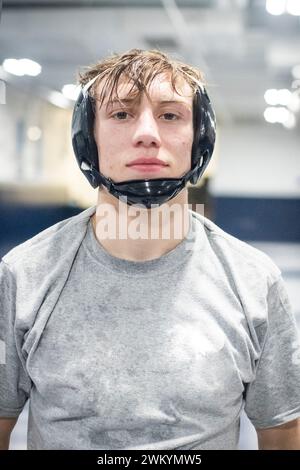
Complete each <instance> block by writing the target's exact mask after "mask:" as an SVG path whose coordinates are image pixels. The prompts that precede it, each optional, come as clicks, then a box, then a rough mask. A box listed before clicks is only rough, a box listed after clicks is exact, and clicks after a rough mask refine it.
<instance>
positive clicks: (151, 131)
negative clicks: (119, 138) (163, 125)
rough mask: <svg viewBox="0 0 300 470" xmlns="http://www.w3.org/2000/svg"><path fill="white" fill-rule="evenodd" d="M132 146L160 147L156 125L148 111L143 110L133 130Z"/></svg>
mask: <svg viewBox="0 0 300 470" xmlns="http://www.w3.org/2000/svg"><path fill="white" fill-rule="evenodd" d="M133 144H134V146H138V147H157V148H158V147H160V145H161V139H160V135H159V130H158V125H157V122H156V121H155V118H154V116H153V113H152V112H151V111H150V110H145V111H144V112H142V113H141V114H140V115H139V117H138V119H137V124H136V127H135V130H134V135H133Z"/></svg>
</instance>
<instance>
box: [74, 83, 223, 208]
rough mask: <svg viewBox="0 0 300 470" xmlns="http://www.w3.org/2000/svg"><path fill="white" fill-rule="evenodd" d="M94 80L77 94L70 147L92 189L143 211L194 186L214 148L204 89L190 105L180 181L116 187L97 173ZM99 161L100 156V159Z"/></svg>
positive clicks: (145, 181) (149, 181)
mask: <svg viewBox="0 0 300 470" xmlns="http://www.w3.org/2000/svg"><path fill="white" fill-rule="evenodd" d="M97 78H98V77H94V78H93V79H92V80H91V81H90V82H88V83H87V84H86V85H85V86H84V87H83V88H82V90H81V91H80V94H79V96H78V98H77V101H76V103H75V107H74V111H73V118H72V144H73V149H74V153H75V156H76V159H77V162H78V164H79V167H80V169H81V171H82V172H83V174H84V175H85V176H86V178H87V179H88V180H89V182H90V184H91V185H92V186H93V188H96V187H98V186H100V185H103V186H105V187H106V188H107V190H108V191H109V192H110V193H111V194H112V195H113V196H115V197H117V198H118V199H120V200H124V201H125V202H126V203H127V204H128V205H132V204H141V205H144V206H146V207H147V208H151V206H152V205H154V204H155V205H161V204H163V203H164V202H167V201H169V200H170V199H173V198H174V197H175V196H176V195H177V194H178V193H179V192H180V191H181V190H182V189H183V188H184V187H185V186H186V184H187V183H188V182H190V183H192V184H196V182H197V181H198V179H199V178H200V177H201V175H202V174H203V172H204V171H205V169H206V167H207V165H208V163H209V161H210V159H211V156H212V153H213V150H214V144H215V137H216V119H215V114H214V111H213V109H212V106H211V104H210V100H209V97H208V95H207V93H206V90H205V89H203V90H202V89H201V87H198V89H197V91H196V94H195V97H194V102H193V126H194V141H193V146H192V155H191V169H190V170H189V171H188V172H187V173H185V174H184V175H183V176H181V177H180V178H167V179H166V178H156V179H148V178H147V179H134V180H128V181H122V182H119V183H116V182H114V181H112V180H111V178H107V177H106V176H104V175H103V174H102V173H100V171H99V157H98V150H97V145H96V142H95V139H94V118H95V116H94V110H93V106H92V102H91V98H90V95H89V93H88V90H89V88H90V87H91V85H92V84H93V83H94V81H95V80H96V79H97ZM100 158H101V156H100Z"/></svg>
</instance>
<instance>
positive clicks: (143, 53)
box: [79, 49, 204, 106]
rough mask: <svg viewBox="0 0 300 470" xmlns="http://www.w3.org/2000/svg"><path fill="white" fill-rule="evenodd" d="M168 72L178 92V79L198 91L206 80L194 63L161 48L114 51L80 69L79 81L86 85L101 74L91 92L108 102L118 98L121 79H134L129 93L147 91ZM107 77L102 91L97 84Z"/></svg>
mask: <svg viewBox="0 0 300 470" xmlns="http://www.w3.org/2000/svg"><path fill="white" fill-rule="evenodd" d="M165 73H168V74H169V76H170V81H171V85H172V88H173V90H174V91H176V92H177V93H178V94H180V93H179V91H178V89H177V87H176V85H177V83H178V80H179V79H180V78H181V79H184V80H185V81H186V82H187V83H188V85H189V86H190V87H191V89H192V91H193V95H195V93H196V90H197V88H198V87H199V86H200V87H201V86H202V85H203V84H204V78H203V74H202V72H201V71H200V70H199V69H197V68H196V67H193V66H191V65H188V64H185V63H183V62H180V61H179V60H176V59H172V58H171V57H169V56H168V55H167V54H165V53H163V52H161V51H158V50H155V49H153V50H142V49H131V50H129V51H127V52H124V53H123V54H113V55H111V56H109V57H107V58H105V59H104V60H102V61H100V62H97V63H96V64H93V65H91V66H89V67H86V70H85V71H84V72H80V73H79V83H80V84H81V85H82V86H84V85H86V84H87V83H88V82H89V81H91V80H92V79H94V78H95V77H97V79H96V80H95V82H94V83H93V84H92V85H91V88H90V90H89V94H90V96H91V97H92V98H93V99H94V100H98V101H100V106H101V105H102V104H103V101H104V99H105V97H108V103H109V102H111V100H112V99H113V97H115V96H116V97H117V99H118V85H119V82H120V79H121V80H122V82H123V80H124V78H125V80H127V82H128V83H131V84H132V86H131V89H130V91H129V95H134V96H136V95H140V94H141V93H146V94H147V89H148V87H149V85H150V84H151V83H152V81H153V80H154V78H155V77H157V76H158V75H161V74H165ZM102 81H103V84H104V86H103V87H102V90H101V93H100V95H98V94H97V88H98V85H99V83H100V82H102Z"/></svg>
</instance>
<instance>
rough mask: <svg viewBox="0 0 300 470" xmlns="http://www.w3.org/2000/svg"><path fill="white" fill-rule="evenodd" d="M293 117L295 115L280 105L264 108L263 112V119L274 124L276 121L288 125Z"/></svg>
mask: <svg viewBox="0 0 300 470" xmlns="http://www.w3.org/2000/svg"><path fill="white" fill-rule="evenodd" d="M292 116H293V117H292ZM294 117H295V116H294V114H293V113H292V112H291V111H289V110H288V109H286V108H283V107H280V108H274V107H269V108H266V109H265V112H264V118H265V120H266V121H267V122H270V123H271V124H275V123H276V122H278V123H280V124H287V126H289V125H291V123H292V122H293V121H294ZM295 123H296V119H295ZM287 126H286V127H287ZM291 127H292V126H291Z"/></svg>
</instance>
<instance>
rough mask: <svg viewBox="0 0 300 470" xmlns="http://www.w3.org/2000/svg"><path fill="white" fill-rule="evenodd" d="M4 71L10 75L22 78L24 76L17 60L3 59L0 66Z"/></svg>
mask: <svg viewBox="0 0 300 470" xmlns="http://www.w3.org/2000/svg"><path fill="white" fill-rule="evenodd" d="M2 66H3V68H4V70H5V71H6V72H8V73H11V74H12V75H17V76H18V77H22V76H23V75H24V69H23V67H22V65H21V64H20V62H19V61H18V60H17V59H5V60H4V62H3V64H2Z"/></svg>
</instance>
